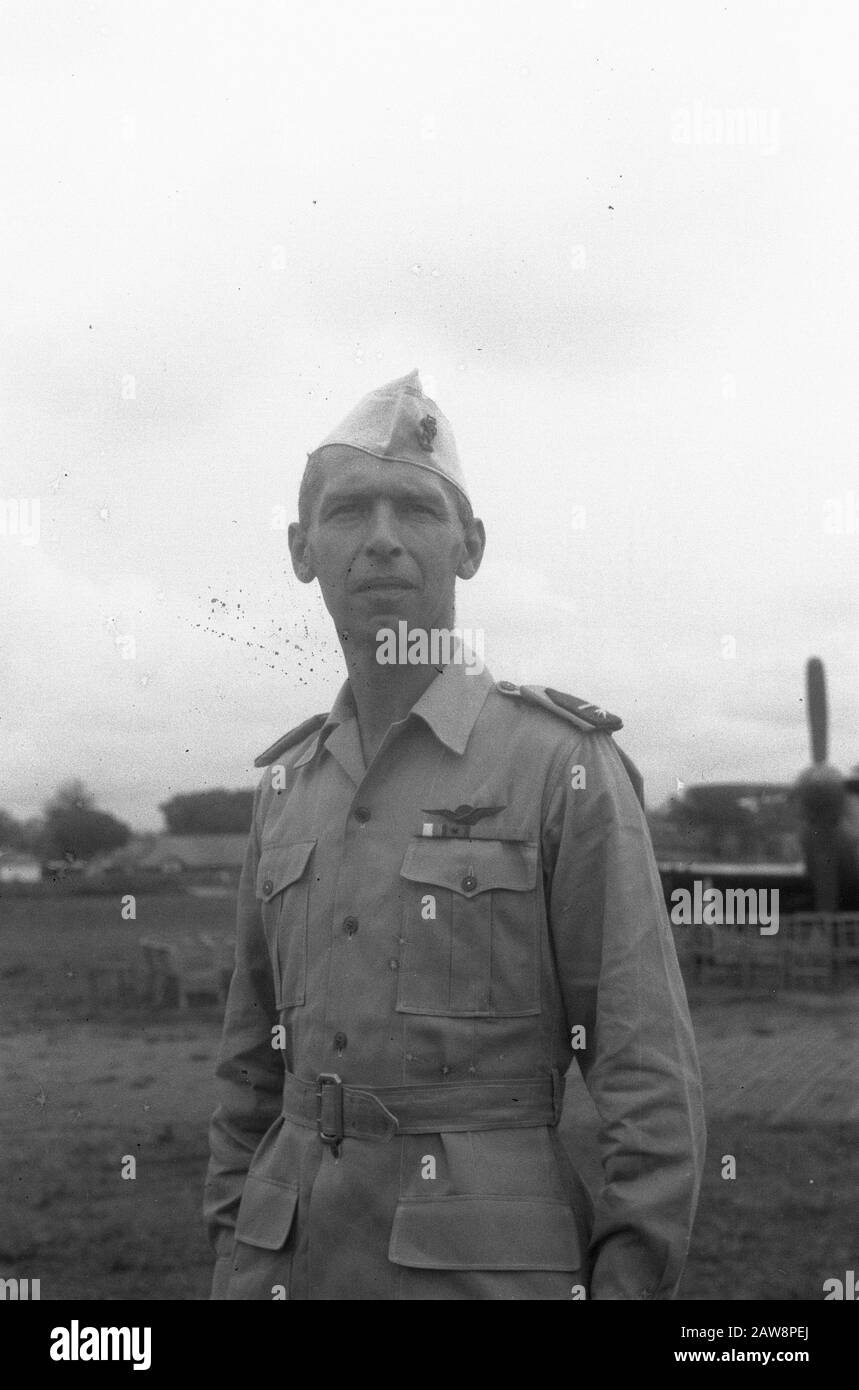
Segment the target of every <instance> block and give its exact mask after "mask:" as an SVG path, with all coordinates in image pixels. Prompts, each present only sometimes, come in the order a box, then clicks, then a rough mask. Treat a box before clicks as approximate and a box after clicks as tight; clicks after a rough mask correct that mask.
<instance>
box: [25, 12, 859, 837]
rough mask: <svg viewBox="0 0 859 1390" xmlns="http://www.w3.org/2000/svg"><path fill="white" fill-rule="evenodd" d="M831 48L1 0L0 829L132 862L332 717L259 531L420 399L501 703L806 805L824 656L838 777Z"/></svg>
mask: <svg viewBox="0 0 859 1390" xmlns="http://www.w3.org/2000/svg"><path fill="white" fill-rule="evenodd" d="M857 16H859V11H856V10H855V7H853V6H851V5H850V4H847V3H844V4H841V5H830V6H825V7H821V6H819V5H818V6H815V5H814V4H812V3H808V4H794V3H790V2H789V0H787V2H786V3H778V4H776V3H771V4H770V3H764V2H763V0H758V2H757V3H743V4H739V3H735V4H729V5H723V4H709V3H696V4H688V3H650V4H642V3H637V4H636V3H619V0H615V3H604V2H603V0H600V3H596V2H594V3H592V4H576V3H570V2H569V0H567V3H564V4H557V5H554V4H539V3H538V4H532V5H528V6H523V5H516V6H514V5H512V4H510V5H499V4H498V3H489V0H487V3H462V0H457V2H456V3H453V0H451V2H450V3H445V4H438V3H437V4H434V5H427V4H404V3H402V0H397V3H390V4H388V3H381V0H369V2H368V3H356V2H355V0H351V2H350V3H341V4H320V3H318V0H317V2H316V3H286V4H285V3H283V0H280V2H279V3H265V4H259V3H257V4H253V5H251V4H243V5H240V4H237V3H235V4H218V3H212V0H206V3H205V4H204V3H200V4H192V3H188V2H187V0H174V2H171V3H170V4H153V3H151V0H147V3H142V0H141V2H140V3H128V4H125V3H116V2H115V0H113V2H112V3H102V4H99V3H75V2H74V0H72V2H70V0H57V3H46V2H45V0H41V2H40V3H39V4H37V5H33V4H32V3H30V2H29V0H28V3H20V4H19V3H10V0H6V3H5V4H4V6H3V11H2V18H0V67H2V83H0V146H2V170H3V190H4V197H3V210H2V215H0V221H2V233H0V236H2V240H0V275H2V282H3V288H2V304H0V354H2V366H3V374H2V411H0V430H2V444H0V447H2V453H0V470H2V471H0V498H3V499H6V501H7V503H8V501H9V500H10V499H12V500H15V499H22V498H25V499H32V498H38V499H39V501H40V508H41V514H40V527H39V536H38V543H36V544H27V543H25V537H24V536H23V535H21V534H20V528H19V534H8V532H10V531H14V527H13V526H12V525H11V524H10V522H9V520H8V518H9V516H10V513H9V511H8V507H7V524H6V526H5V529H6V531H7V534H6V535H3V534H0V585H2V588H0V594H2V602H0V640H2V668H0V669H2V671H3V676H2V683H3V694H2V703H0V806H2V807H4V808H5V809H7V810H9V811H11V812H13V813H15V814H17V815H31V814H34V813H35V812H37V811H38V809H39V808H40V806H41V804H42V803H43V802H44V800H45V798H46V797H47V796H48V795H49V794H50V793H51V792H52V791H53V789H54V788H55V787H56V785H57V783H58V782H59V781H60V780H62V779H63V778H66V777H69V776H73V775H77V776H81V777H83V778H84V780H85V781H86V782H87V783H88V784H90V786H91V787H92V789H93V790H94V792H95V793H96V795H97V798H98V800H99V803H100V804H101V805H103V806H104V808H105V809H108V810H110V811H112V812H114V813H115V814H117V815H119V816H121V817H122V818H124V819H127V820H128V821H129V822H130V823H131V824H132V825H133V826H134V827H135V828H138V829H144V828H154V827H157V826H159V825H160V824H161V817H160V815H159V812H158V809H157V807H158V803H159V802H161V801H164V800H166V799H167V798H168V797H170V796H172V795H174V794H176V793H178V792H181V791H189V790H195V789H202V788H206V787H212V786H230V787H232V786H249V785H252V784H253V782H254V781H255V780H256V774H255V773H254V772H253V770H252V766H251V765H252V761H253V758H254V756H255V755H256V754H257V753H258V752H259V751H260V750H261V749H262V748H263V747H265V746H266V745H268V744H269V743H271V742H272V741H273V740H274V739H275V738H276V737H278V736H279V735H280V734H281V733H283V732H284V731H285V730H286V729H288V728H290V727H291V726H292V725H294V724H296V723H298V722H299V721H300V720H301V719H304V718H305V717H307V715H309V714H311V713H314V712H316V711H319V710H325V709H328V708H329V706H330V703H331V701H332V699H333V697H334V693H335V692H336V690H337V688H338V687H339V684H340V682H341V680H342V675H343V672H342V664H341V659H340V651H339V647H338V646H337V644H336V642H335V640H334V638H333V632H332V629H331V627H330V622H329V619H328V615H327V613H326V612H325V610H324V608H323V606H322V603H321V600H320V599H319V597H318V594H317V592H316V590H315V588H314V590H313V591H311V590H310V589H307V588H305V587H303V586H301V585H299V584H298V583H297V581H296V580H295V579H294V578H293V576H292V573H291V569H290V568H289V561H288V554H287V550H286V535H285V532H284V531H282V530H277V529H273V527H272V515H273V509H274V508H276V507H278V506H279V505H286V506H287V507H288V509H289V511H290V515H291V514H292V510H293V503H294V498H295V495H296V492H297V487H298V481H299V478H300V475H301V470H302V467H303V464H304V459H305V456H306V453H307V451H308V450H309V449H311V448H313V447H314V446H315V445H316V444H317V443H318V442H319V440H320V439H321V438H322V436H323V435H324V434H325V433H327V431H328V430H329V428H330V427H331V426H333V425H334V424H335V423H336V422H337V421H338V420H339V419H340V418H341V417H342V416H343V415H344V414H345V413H346V411H347V410H348V409H349V408H350V407H351V406H352V405H353V404H354V403H355V401H356V400H357V399H358V398H359V397H360V396H361V395H363V394H364V393H365V392H366V391H368V390H370V389H372V388H373V387H375V386H377V385H380V384H381V383H382V382H385V381H388V380H390V379H391V378H392V377H395V376H400V375H403V374H404V373H405V372H407V371H409V370H411V368H412V367H415V366H417V367H419V368H420V369H421V372H422V374H423V375H424V379H425V382H427V381H429V382H430V383H431V384H432V385H433V386H434V387H435V388H436V395H437V399H438V402H439V405H440V406H441V408H442V409H443V410H444V412H445V414H446V415H447V416H448V418H449V419H450V420H451V422H452V424H453V426H454V429H455V431H456V435H457V439H458V443H459V448H460V453H461V456H462V459H463V462H464V466H465V469H466V475H467V477H468V480H469V485H470V489H471V492H472V496H473V498H474V501H475V505H476V509H477V511H478V512H479V514H481V515H482V516H483V518H484V520H485V522H486V525H487V530H488V534H489V546H488V552H487V557H486V560H485V562H484V568H483V569H482V571H481V572H480V574H479V575H478V577H477V578H476V579H475V580H474V581H473V582H472V583H471V584H469V585H462V586H460V590H459V599H458V620H459V623H460V624H461V625H463V626H468V625H471V626H481V627H482V628H484V629H485V634H486V636H485V642H486V661H487V664H488V666H489V668H490V670H491V671H492V672H493V674H494V675H495V677H496V678H497V679H501V678H507V679H513V680H520V681H526V682H534V683H545V684H549V685H554V686H556V687H559V688H560V689H563V690H567V691H569V692H571V693H572V694H575V695H580V696H583V697H585V698H587V699H593V700H596V701H598V702H602V703H605V704H606V705H607V706H608V708H609V709H612V710H615V711H617V712H618V713H619V714H621V715H622V717H623V718H624V721H625V724H626V728H625V730H624V733H623V734H622V735H621V736H620V742H621V743H622V744H623V746H624V747H625V748H626V749H627V750H628V751H629V752H630V753H631V754H632V756H633V757H634V758H635V760H636V761H637V762H638V764H639V765H640V767H641V769H642V771H643V773H644V775H645V782H646V786H647V789H648V796H649V800H650V802H651V804H653V803H655V802H658V801H660V800H661V799H663V798H664V797H665V796H666V795H667V794H670V793H672V792H674V791H675V788H676V779H678V778H679V779H682V780H683V781H700V780H723V779H728V778H730V779H734V778H750V779H756V778H771V779H774V780H783V779H786V778H789V777H792V776H793V775H794V774H795V773H796V772H797V771H798V770H799V769H800V768H801V767H803V766H804V765H805V764H806V763H807V762H808V738H807V733H806V729H805V723H804V706H803V666H804V662H805V659H806V658H807V657H808V656H809V655H811V654H819V655H820V656H822V657H823V659H824V662H825V664H826V670H827V677H828V683H829V695H830V708H831V715H832V719H831V726H832V727H831V758H832V761H834V762H835V763H836V764H837V765H840V766H841V767H842V769H846V768H847V767H848V766H851V765H852V764H853V763H855V762H856V761H857V759H859V640H857V639H859V466H857V418H856V394H857V391H856V374H857V358H859V354H857V336H859V294H857V290H859V257H857V252H856V242H857V203H859V199H857V193H856V188H857V152H859V106H857V100H856V55H857V51H859V43H857V39H859V18H857ZM708 108H709V109H711V110H714V111H715V112H716V113H717V114H716V116H708V115H707V109H708ZM736 111H741V112H743V113H744V116H745V121H746V132H745V140H744V142H743V143H738V142H737V140H736V139H734V140H729V139H728V131H727V129H726V128H723V131H722V139H721V142H719V141H718V135H719V131H718V125H717V124H716V123H717V122H718V121H719V120H721V121H723V122H724V121H725V120H727V119H728V118H729V113H731V112H736ZM684 113H686V115H685V117H684ZM684 119H687V120H688V125H687V126H686V127H685V130H684V124H683V123H684ZM702 122H706V124H702ZM684 134H685V135H687V136H688V137H689V139H688V141H684V139H683V136H684ZM128 377H133V378H134V391H135V396H134V399H127V398H125V396H127V395H128V390H129V388H128V384H127V381H126V387H125V396H124V393H123V382H124V379H127V378H128ZM833 504H837V505H833ZM582 507H583V508H584V509H585V514H584V520H585V524H584V529H577V528H576V524H575V523H576V519H577V516H578V515H579V513H577V509H578V508H582ZM839 507H840V512H839ZM839 517H840V521H841V526H840V531H841V533H840V534H832V532H833V530H836V529H837V527H838V524H839ZM130 635H131V636H133V637H134V640H135V649H136V654H135V656H134V658H133V659H126V658H125V657H124V656H123V645H124V644H123V641H122V640H120V639H123V638H125V637H127V636H130ZM727 637H733V638H734V639H735V642H736V655H735V656H734V657H733V658H732V657H730V656H728V657H726V656H725V655H724V652H725V650H726V649H729V647H727V644H726V643H725V638H727ZM249 643H257V644H258V645H256V646H254V645H249Z"/></svg>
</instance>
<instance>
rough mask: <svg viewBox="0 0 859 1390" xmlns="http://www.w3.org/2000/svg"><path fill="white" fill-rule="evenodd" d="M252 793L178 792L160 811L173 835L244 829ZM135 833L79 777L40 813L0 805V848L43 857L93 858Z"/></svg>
mask: <svg viewBox="0 0 859 1390" xmlns="http://www.w3.org/2000/svg"><path fill="white" fill-rule="evenodd" d="M253 797H254V794H253V789H248V790H246V791H228V790H226V789H224V788H220V787H219V788H215V789H213V790H210V791H205V792H187V793H183V794H182V795H180V796H174V797H172V798H171V799H170V800H169V801H165V802H162V803H161V805H160V806H159V810H160V811H161V813H162V815H163V816H164V821H165V825H166V829H167V832H168V833H170V834H172V835H216V834H246V833H247V832H248V830H249V829H250V824H251V815H252V810H253ZM131 836H132V830H131V827H130V826H129V825H127V824H126V823H125V821H121V820H119V819H117V817H116V816H113V815H111V814H110V813H109V812H108V811H104V810H101V809H99V807H98V806H97V804H96V798H95V796H94V794H93V793H92V792H91V791H90V790H89V788H88V787H87V786H86V785H85V784H84V783H83V782H82V781H81V780H80V779H79V778H71V779H70V780H68V781H66V782H63V783H62V784H61V786H59V787H58V788H57V790H56V792H55V793H54V794H53V796H52V797H51V798H50V799H49V800H48V801H47V802H46V803H45V805H44V807H43V810H42V814H41V815H39V816H33V817H30V818H29V819H26V820H18V819H17V818H16V817H15V816H13V815H11V814H10V813H9V812H7V811H3V810H0V850H20V851H23V852H26V853H29V854H33V855H35V856H36V858H38V859H42V860H51V859H65V860H67V861H70V862H71V861H73V860H87V859H91V858H92V857H93V855H95V854H99V853H102V852H105V851H108V850H112V849H121V848H122V847H123V846H124V845H126V844H128V841H129V840H130V839H131Z"/></svg>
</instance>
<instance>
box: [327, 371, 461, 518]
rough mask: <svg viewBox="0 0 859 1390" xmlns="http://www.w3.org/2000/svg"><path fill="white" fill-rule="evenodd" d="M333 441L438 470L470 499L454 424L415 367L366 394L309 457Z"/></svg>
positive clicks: (429, 470)
mask: <svg viewBox="0 0 859 1390" xmlns="http://www.w3.org/2000/svg"><path fill="white" fill-rule="evenodd" d="M335 445H340V446H343V447H345V448H348V449H358V450H359V451H360V452H361V453H363V454H371V455H372V456H373V458H377V459H390V460H391V461H392V462H395V463H410V464H412V465H413V466H414V467H415V468H425V469H426V470H427V471H428V472H430V473H437V474H438V476H439V477H440V478H445V479H446V480H447V481H448V482H449V483H452V484H453V486H454V487H455V488H456V489H457V490H458V491H459V492H460V493H462V496H463V497H464V498H465V500H466V501H467V502H468V503H469V505H470V504H471V499H470V498H469V496H468V492H467V491H466V487H465V477H464V475H463V472H462V465H461V464H460V462H459V455H458V454H457V452H456V441H455V439H454V437H453V430H452V429H451V427H450V424H449V423H448V421H447V420H446V419H445V417H444V416H443V415H442V413H441V411H440V410H439V408H438V406H437V405H436V403H435V401H432V400H430V398H429V396H425V395H424V391H423V387H422V386H421V379H420V377H419V375H418V373H417V370H415V371H413V372H409V374H408V376H401V377H398V378H397V379H396V381H389V382H388V383H387V385H386V386H380V387H378V388H377V390H375V391H371V392H370V394H369V395H367V396H364V398H363V400H361V401H359V402H358V404H357V405H356V406H355V407H354V409H353V410H350V412H349V414H348V415H347V416H346V418H345V419H344V420H341V421H340V424H339V425H338V426H337V427H336V429H333V430H332V431H331V433H330V434H329V435H326V437H325V439H323V441H322V443H321V444H320V445H319V446H318V448H316V449H314V450H313V453H312V454H309V455H308V458H309V459H312V458H316V457H317V456H318V455H319V454H321V453H323V451H324V450H325V449H330V448H332V447H333V446H335Z"/></svg>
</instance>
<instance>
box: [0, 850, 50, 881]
mask: <svg viewBox="0 0 859 1390" xmlns="http://www.w3.org/2000/svg"><path fill="white" fill-rule="evenodd" d="M41 881H42V866H41V864H40V863H39V861H38V859H37V858H36V857H35V855H33V854H26V853H24V851H22V850H17V849H7V850H0V883H41Z"/></svg>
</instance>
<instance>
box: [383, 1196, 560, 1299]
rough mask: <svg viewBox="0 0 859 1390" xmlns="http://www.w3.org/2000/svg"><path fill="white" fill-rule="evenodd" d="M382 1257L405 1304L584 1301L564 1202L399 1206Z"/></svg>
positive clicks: (432, 1201)
mask: <svg viewBox="0 0 859 1390" xmlns="http://www.w3.org/2000/svg"><path fill="white" fill-rule="evenodd" d="M388 1258H389V1259H390V1260H391V1262H392V1263H393V1264H395V1265H399V1266H401V1268H402V1271H403V1274H402V1277H401V1279H400V1286H399V1294H398V1296H399V1297H400V1298H403V1299H463V1298H465V1299H565V1300H567V1299H571V1298H579V1297H581V1296H582V1291H583V1289H584V1278H583V1273H582V1263H583V1259H582V1248H581V1243H580V1240H579V1232H578V1229H577V1225H576V1220H575V1217H574V1215H573V1212H572V1211H571V1209H570V1208H569V1207H568V1206H567V1205H566V1204H565V1203H563V1202H557V1201H546V1200H542V1199H539V1198H528V1197H487V1196H473V1195H470V1196H459V1197H437V1198H429V1199H414V1200H410V1199H406V1200H402V1201H400V1203H399V1204H398V1206H397V1210H396V1213H395V1215H394V1223H393V1227H392V1230H391V1238H390V1243H389V1246H388Z"/></svg>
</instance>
